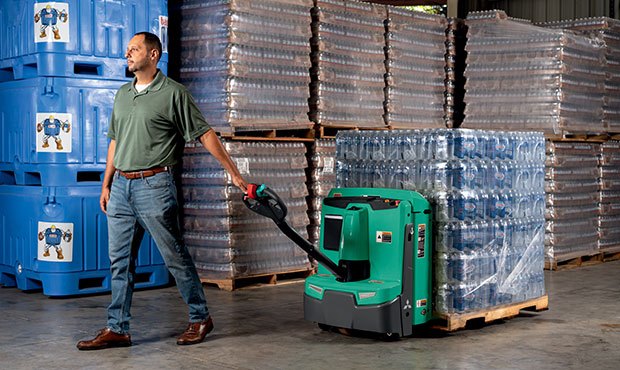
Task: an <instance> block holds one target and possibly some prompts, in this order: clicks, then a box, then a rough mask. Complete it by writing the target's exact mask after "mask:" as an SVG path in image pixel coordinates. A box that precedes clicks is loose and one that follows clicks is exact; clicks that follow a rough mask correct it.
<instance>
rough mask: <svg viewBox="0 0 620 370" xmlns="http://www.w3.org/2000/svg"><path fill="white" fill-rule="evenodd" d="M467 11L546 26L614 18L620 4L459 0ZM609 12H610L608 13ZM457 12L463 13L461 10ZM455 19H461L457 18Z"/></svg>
mask: <svg viewBox="0 0 620 370" xmlns="http://www.w3.org/2000/svg"><path fill="white" fill-rule="evenodd" d="M461 1H463V2H465V3H466V7H467V8H468V9H467V10H468V11H476V10H491V9H501V10H504V11H506V13H507V14H508V15H509V16H511V17H515V18H524V19H530V20H532V21H534V22H550V21H558V20H565V19H575V18H586V17H602V16H605V17H610V16H612V17H613V18H618V15H619V14H618V13H619V5H620V0H461ZM612 8H613V9H612ZM459 10H465V9H463V8H462V7H460V8H459ZM459 16H463V15H462V14H459Z"/></svg>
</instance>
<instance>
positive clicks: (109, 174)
mask: <svg viewBox="0 0 620 370" xmlns="http://www.w3.org/2000/svg"><path fill="white" fill-rule="evenodd" d="M115 152H116V140H114V139H112V140H110V145H108V156H107V159H106V164H105V173H104V174H103V184H102V185H101V197H100V198H99V206H100V207H101V210H102V211H103V213H106V214H107V213H108V212H107V210H108V201H109V200H110V189H111V188H112V181H113V179H114V172H115V171H116V168H115V167H114V153H115Z"/></svg>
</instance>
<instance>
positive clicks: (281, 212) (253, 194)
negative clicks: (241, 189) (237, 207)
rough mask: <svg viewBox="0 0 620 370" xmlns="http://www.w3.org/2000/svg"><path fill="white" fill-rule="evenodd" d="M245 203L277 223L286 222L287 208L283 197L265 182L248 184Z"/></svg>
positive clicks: (244, 198) (244, 197) (244, 196)
mask: <svg viewBox="0 0 620 370" xmlns="http://www.w3.org/2000/svg"><path fill="white" fill-rule="evenodd" d="M243 203H245V205H246V206H247V207H248V208H249V209H250V210H252V211H254V212H256V213H258V214H259V215H262V216H265V217H268V218H270V219H272V220H273V221H274V222H275V223H276V224H279V223H282V222H284V220H285V218H286V214H287V212H288V211H287V208H286V205H285V204H284V202H283V201H282V199H280V197H279V196H278V194H276V193H275V192H274V191H273V190H271V189H270V188H268V187H267V186H266V185H265V184H261V185H257V184H248V187H247V193H246V194H244V195H243Z"/></svg>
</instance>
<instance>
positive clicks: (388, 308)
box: [304, 290, 411, 336]
mask: <svg viewBox="0 0 620 370" xmlns="http://www.w3.org/2000/svg"><path fill="white" fill-rule="evenodd" d="M401 313H402V309H401V303H400V297H397V298H395V299H394V300H392V301H390V302H386V303H383V304H380V305H371V306H358V305H357V304H356V303H355V297H354V296H353V294H351V293H345V292H338V291H332V290H328V291H326V292H325V293H324V295H323V299H322V300H319V299H316V298H313V297H310V296H308V295H307V294H304V318H305V319H306V320H308V321H314V322H317V323H320V324H326V325H330V326H335V327H339V328H347V329H356V330H364V331H370V332H375V333H393V334H398V335H400V336H402V335H403V327H402V316H401ZM409 325H411V324H409Z"/></svg>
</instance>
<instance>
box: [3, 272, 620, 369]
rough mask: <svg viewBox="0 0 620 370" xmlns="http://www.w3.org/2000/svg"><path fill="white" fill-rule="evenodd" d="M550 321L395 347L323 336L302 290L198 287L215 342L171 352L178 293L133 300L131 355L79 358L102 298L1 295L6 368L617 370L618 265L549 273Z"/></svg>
mask: <svg viewBox="0 0 620 370" xmlns="http://www.w3.org/2000/svg"><path fill="white" fill-rule="evenodd" d="M546 278H547V280H546V281H547V288H548V293H549V297H550V303H549V307H550V310H549V311H544V312H541V313H534V314H530V313H528V314H527V315H524V316H520V317H517V318H514V319H512V320H507V321H500V322H499V323H497V324H493V325H486V326H483V327H481V328H476V329H467V330H461V331H457V332H454V333H451V334H447V335H446V334H441V333H438V332H433V331H427V332H421V333H417V334H416V335H414V336H413V337H411V338H405V339H401V340H399V341H396V342H382V341H380V340H377V338H372V337H368V336H366V337H362V336H355V337H352V336H345V335H341V334H338V333H334V332H324V331H321V330H320V329H319V328H318V327H317V326H316V325H315V324H313V323H310V322H306V321H304V320H303V309H302V293H303V284H301V283H291V284H283V285H277V286H266V287H260V288H244V289H241V290H238V291H235V292H233V293H229V292H224V291H219V290H217V289H216V288H212V287H206V292H207V297H208V300H209V305H210V308H211V313H212V315H213V318H214V322H215V331H214V332H213V333H212V334H211V335H210V336H209V337H208V339H207V340H206V341H205V342H204V343H201V344H199V345H195V346H187V347H185V346H177V345H176V343H175V337H176V335H178V334H179V333H180V332H181V331H183V330H184V328H185V325H186V324H185V319H186V308H185V306H184V305H183V303H182V301H181V299H180V297H179V295H178V293H177V291H176V288H175V287H168V288H163V289H154V290H148V291H140V292H137V293H136V294H135V296H134V306H133V310H132V314H133V316H134V319H133V321H132V337H133V340H134V342H135V345H134V346H133V347H130V348H115V349H107V350H102V351H94V352H80V351H78V350H77V349H76V348H75V344H76V342H77V341H78V340H80V339H84V338H90V337H91V336H92V335H94V334H95V333H96V332H97V330H98V329H100V328H101V327H102V326H103V324H104V322H105V307H106V305H107V304H108V300H109V296H108V295H100V296H91V297H81V298H70V299H50V298H47V297H45V296H43V295H42V294H40V293H24V292H21V291H19V290H17V289H13V288H3V289H0V312H1V313H2V314H1V315H0V333H1V335H0V368H2V369H16V370H17V369H115V370H119V369H302V368H303V369H387V368H402V367H405V368H416V369H597V370H598V369H612V368H613V369H617V368H618V363H619V362H620V261H616V262H608V263H603V264H599V265H595V266H589V267H582V268H579V269H574V270H568V271H557V272H547V273H546Z"/></svg>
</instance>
